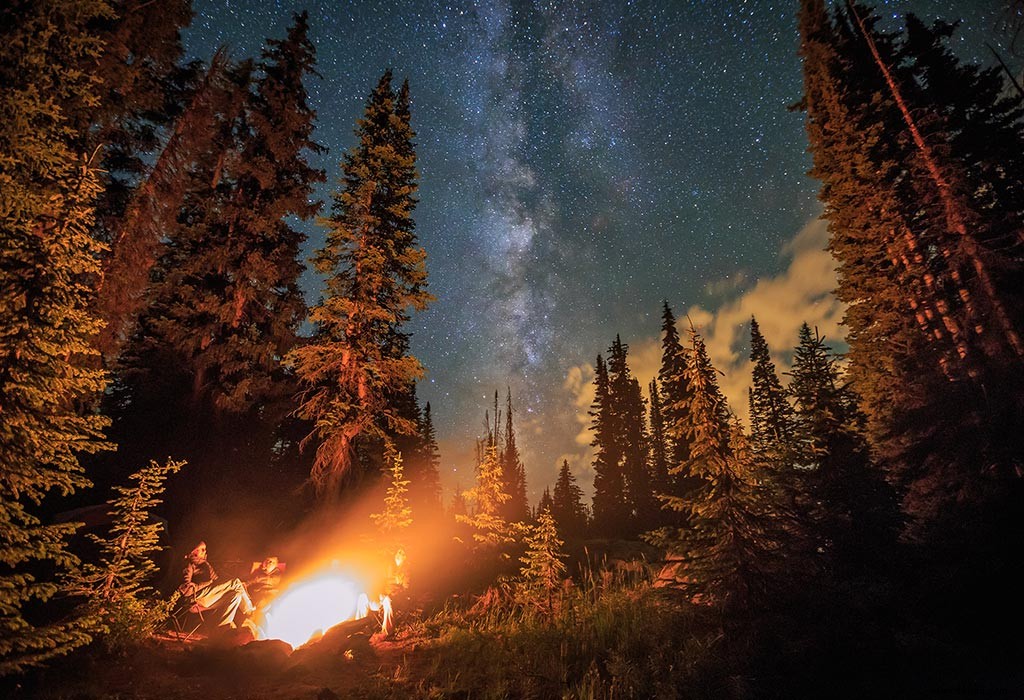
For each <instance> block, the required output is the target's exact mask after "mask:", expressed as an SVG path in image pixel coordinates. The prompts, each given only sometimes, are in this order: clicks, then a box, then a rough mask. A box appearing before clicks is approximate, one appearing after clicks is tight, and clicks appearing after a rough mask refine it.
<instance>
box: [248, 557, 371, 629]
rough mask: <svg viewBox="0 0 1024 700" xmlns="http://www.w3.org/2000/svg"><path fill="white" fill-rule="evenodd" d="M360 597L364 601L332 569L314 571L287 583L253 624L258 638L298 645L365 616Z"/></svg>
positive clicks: (352, 586) (348, 581)
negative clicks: (261, 616)
mask: <svg viewBox="0 0 1024 700" xmlns="http://www.w3.org/2000/svg"><path fill="white" fill-rule="evenodd" d="M360 598H363V599H364V600H365V594H360V592H359V591H358V590H357V587H356V583H355V582H354V581H352V580H351V579H348V578H346V577H344V576H342V575H341V574H340V573H337V572H333V571H331V572H324V573H320V574H316V575H314V576H312V577H310V578H307V579H304V580H302V581H299V582H297V583H295V584H293V585H291V586H289V587H288V588H287V589H286V590H285V591H284V592H282V593H281V595H279V596H278V597H277V598H275V599H274V600H273V601H272V602H271V603H270V605H269V606H268V607H267V609H266V611H265V612H264V613H263V619H262V620H261V621H260V622H259V623H258V625H257V626H258V628H259V634H258V637H259V638H260V639H280V640H282V641H284V642H287V643H288V644H289V645H291V646H292V647H299V646H302V645H303V644H305V643H306V642H308V641H310V640H312V639H313V638H315V637H319V636H320V635H322V634H323V633H324V632H326V631H327V630H329V629H330V628H331V627H334V626H335V625H338V624H340V623H342V622H347V621H348V620H356V619H359V618H361V617H365V616H366V611H365V606H360V605H358V603H359V602H360ZM358 608H363V609H362V610H359V609H358ZM360 613H362V614H360Z"/></svg>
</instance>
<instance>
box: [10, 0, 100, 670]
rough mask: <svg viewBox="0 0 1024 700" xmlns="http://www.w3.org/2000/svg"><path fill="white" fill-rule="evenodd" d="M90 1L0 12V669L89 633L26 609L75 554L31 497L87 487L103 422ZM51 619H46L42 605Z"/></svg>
mask: <svg viewBox="0 0 1024 700" xmlns="http://www.w3.org/2000/svg"><path fill="white" fill-rule="evenodd" d="M109 13H110V8H109V7H108V6H107V4H106V3H103V2H99V1H96V0H80V1H77V2H71V1H65V0H38V1H37V0H32V1H31V2H16V3H13V4H6V5H5V6H4V7H3V8H2V9H0V84H2V85H3V89H2V90H0V358H2V360H0V397H2V403H0V414H2V419H0V465H3V466H2V468H0V567H2V568H0V675H6V674H9V673H16V672H21V671H24V670H25V669H27V668H29V667H31V666H35V665H38V664H40V663H42V662H44V661H45V660H46V659H49V658H51V657H53V656H57V655H61V654H66V653H67V652H68V651H69V650H71V649H73V648H74V647H76V646H79V645H81V644H83V643H85V642H87V641H88V640H89V636H88V634H87V631H86V628H85V627H83V624H82V620H80V619H72V620H68V621H56V622H51V623H46V622H41V621H40V620H45V619H46V616H45V615H44V616H43V617H42V618H33V619H32V621H30V619H28V618H27V617H26V615H25V610H26V609H27V608H32V607H34V606H37V605H38V604H39V603H40V602H45V601H47V600H49V599H51V598H52V597H53V596H54V595H55V594H56V593H57V591H58V586H57V584H56V583H54V578H55V576H54V573H55V571H57V572H59V571H61V570H66V569H67V568H69V567H71V566H73V565H74V564H75V563H76V561H75V559H74V557H73V556H71V555H70V554H69V553H68V552H67V551H66V549H65V544H66V539H67V537H69V536H70V534H71V533H72V532H73V531H74V529H75V525H74V524H64V525H52V524H45V523H44V522H43V521H42V520H41V518H40V516H39V514H38V508H39V506H40V504H41V502H42V501H43V500H44V499H45V498H47V497H48V496H49V495H50V494H52V493H57V494H60V495H67V494H70V493H72V492H75V491H77V490H79V489H82V488H85V487H87V486H88V485H89V481H88V480H87V479H86V478H85V475H84V474H83V472H82V467H81V466H80V464H79V455H80V454H82V453H90V452H96V451H98V450H102V449H105V448H106V447H107V445H106V444H105V443H104V441H103V436H102V431H103V428H104V426H105V423H106V421H105V420H104V419H103V418H102V417H101V416H99V415H97V414H95V413H92V412H89V411H85V412H83V411H82V410H81V407H82V406H88V405H91V404H92V403H93V402H94V399H95V398H96V396H97V394H98V393H99V392H101V391H102V390H103V387H104V383H105V376H104V375H103V373H102V372H99V371H96V370H94V369H90V368H89V367H88V366H87V363H86V359H87V358H89V355H90V354H92V351H91V347H90V340H91V337H92V336H93V335H94V334H95V333H96V332H97V331H98V330H99V322H98V320H97V319H96V318H95V316H94V315H93V314H92V313H91V304H92V288H91V282H92V279H93V278H94V277H95V275H96V274H97V272H98V270H99V266H98V257H99V255H100V253H101V246H100V245H98V244H97V243H96V242H95V239H94V238H93V235H92V226H93V204H94V201H95V199H96V196H97V194H98V192H99V189H100V187H99V182H98V178H97V173H96V170H95V165H94V163H93V162H92V161H91V160H90V156H91V155H92V154H89V153H80V152H76V151H75V148H74V144H75V142H76V138H77V137H78V136H80V135H79V134H76V133H75V131H74V129H73V125H72V122H71V118H72V116H73V115H74V114H75V113H76V111H77V110H81V109H85V108H87V107H89V106H90V105H92V104H93V103H94V100H95V99H96V90H97V86H96V80H95V78H94V77H93V76H92V75H91V74H90V73H88V72H83V71H82V70H79V69H78V66H80V65H82V64H85V65H88V64H89V62H90V61H94V60H95V58H96V57H97V56H98V54H99V53H100V51H101V48H102V47H101V45H100V43H99V42H98V41H97V39H96V37H95V36H94V35H93V34H91V33H90V31H89V29H88V27H89V25H90V23H91V22H92V21H93V20H98V19H103V18H106V17H109ZM50 618H51V620H52V619H53V615H52V614H51V615H50Z"/></svg>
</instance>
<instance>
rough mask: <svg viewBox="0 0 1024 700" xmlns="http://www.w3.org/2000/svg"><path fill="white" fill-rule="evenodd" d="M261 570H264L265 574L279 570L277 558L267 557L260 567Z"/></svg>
mask: <svg viewBox="0 0 1024 700" xmlns="http://www.w3.org/2000/svg"><path fill="white" fill-rule="evenodd" d="M260 569H262V570H263V573H265V574H269V573H271V572H273V571H274V570H275V569H277V557H267V558H266V559H264V560H263V563H262V564H261V565H260Z"/></svg>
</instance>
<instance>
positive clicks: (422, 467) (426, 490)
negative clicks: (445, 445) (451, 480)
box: [409, 401, 442, 518]
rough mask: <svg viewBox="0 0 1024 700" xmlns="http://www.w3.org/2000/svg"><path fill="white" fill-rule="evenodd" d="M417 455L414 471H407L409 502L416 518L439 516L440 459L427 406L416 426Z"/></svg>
mask: <svg viewBox="0 0 1024 700" xmlns="http://www.w3.org/2000/svg"><path fill="white" fill-rule="evenodd" d="M418 432H419V444H420V453H419V454H418V455H417V459H416V462H415V469H410V470H409V477H410V479H411V481H412V484H411V485H410V487H409V499H410V501H411V502H412V507H413V513H414V514H415V515H416V516H417V518H429V517H432V516H437V515H440V514H441V511H442V503H441V472H440V468H441V456H440V453H439V451H438V448H437V434H436V433H435V431H434V418H433V415H432V414H431V409H430V402H429V401H428V402H427V404H426V406H424V407H423V413H422V415H421V417H420V423H419V431H418Z"/></svg>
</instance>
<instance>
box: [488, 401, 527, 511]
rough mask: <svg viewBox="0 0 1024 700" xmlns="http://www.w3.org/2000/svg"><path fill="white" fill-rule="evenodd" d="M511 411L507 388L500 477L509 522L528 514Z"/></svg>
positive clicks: (524, 470) (524, 481)
mask: <svg viewBox="0 0 1024 700" xmlns="http://www.w3.org/2000/svg"><path fill="white" fill-rule="evenodd" d="M512 413H513V411H512V390H511V389H509V390H508V394H507V396H506V402H505V436H504V437H505V440H504V443H505V444H504V447H503V449H502V451H501V478H502V481H503V482H504V485H505V493H507V494H508V495H509V499H508V501H507V502H506V503H505V506H504V508H503V515H504V516H505V518H506V519H508V520H509V521H511V522H525V521H526V519H527V517H528V516H529V514H530V505H529V503H528V502H527V500H526V469H525V467H523V461H522V459H520V457H519V447H518V446H517V445H516V432H515V426H514V425H513V422H512ZM495 420H497V418H495Z"/></svg>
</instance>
